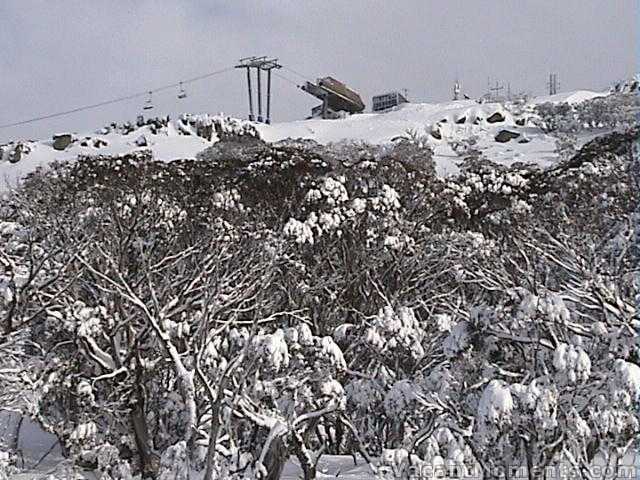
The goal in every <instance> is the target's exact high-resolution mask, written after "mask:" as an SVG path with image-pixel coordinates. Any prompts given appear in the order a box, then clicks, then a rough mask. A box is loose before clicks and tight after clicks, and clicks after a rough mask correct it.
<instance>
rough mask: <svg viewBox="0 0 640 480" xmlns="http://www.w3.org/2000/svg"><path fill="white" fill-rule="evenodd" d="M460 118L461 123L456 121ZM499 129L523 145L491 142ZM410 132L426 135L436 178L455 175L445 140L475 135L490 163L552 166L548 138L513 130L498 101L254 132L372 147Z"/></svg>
mask: <svg viewBox="0 0 640 480" xmlns="http://www.w3.org/2000/svg"><path fill="white" fill-rule="evenodd" d="M496 112H499V113H501V114H502V115H504V117H505V120H504V121H503V122H498V123H489V122H487V119H488V118H489V117H490V116H491V115H493V114H494V113H496ZM462 119H464V120H465V121H464V123H461V124H458V123H456V121H461V120H462ZM434 128H435V129H438V130H439V131H440V132H441V135H442V139H441V140H438V139H437V138H434V137H433V136H431V135H429V133H430V132H431V131H432V129H434ZM503 129H507V130H512V131H516V132H518V133H521V134H524V135H526V136H527V137H528V138H529V139H530V140H531V141H530V142H529V143H525V144H522V143H518V142H517V141H511V142H509V143H505V144H501V143H497V142H496V141H495V139H494V137H495V135H496V134H497V133H498V132H499V131H500V130H503ZM408 130H413V131H415V132H418V133H420V134H426V135H427V138H428V139H429V142H430V143H431V145H432V147H433V148H434V151H435V161H436V167H437V170H438V173H439V174H440V175H442V176H446V175H449V174H455V173H457V172H458V167H457V163H458V162H459V161H460V159H459V157H458V156H457V155H456V154H455V152H454V151H453V150H452V149H451V148H450V146H449V143H448V142H449V141H451V140H458V139H463V138H469V137H471V136H472V135H475V136H477V137H478V145H477V147H478V148H479V149H480V150H482V151H483V152H484V153H485V155H486V156H487V157H488V158H490V159H491V160H493V161H495V162H498V163H502V164H506V165H508V164H511V163H514V162H533V163H536V164H539V165H541V166H547V165H549V164H551V163H553V162H554V161H555V160H556V158H557V156H556V155H555V153H554V150H555V143H554V140H553V139H552V138H551V137H549V136H548V135H545V134H543V133H542V132H541V131H539V130H538V129H537V128H532V127H530V126H529V127H519V126H516V124H515V119H514V118H513V116H512V115H511V114H510V113H509V112H507V111H505V109H504V108H503V106H502V105H500V104H498V103H487V104H481V105H480V104H478V103H476V102H475V101H473V100H465V101H457V102H447V103H439V104H405V105H402V106H401V107H398V108H396V109H394V110H392V111H389V112H386V113H378V114H375V113H370V114H362V115H353V116H351V117H348V118H345V119H339V120H303V121H298V122H289V123H280V124H273V125H259V126H258V131H259V132H260V135H261V136H262V138H264V139H265V140H267V141H275V140H281V139H283V138H288V137H291V138H309V139H313V140H316V141H318V142H320V143H330V142H338V141H341V140H345V139H350V140H361V141H366V142H369V143H373V144H382V143H386V142H390V141H391V140H392V139H393V138H394V137H398V136H401V135H404V134H406V132H407V131H408Z"/></svg>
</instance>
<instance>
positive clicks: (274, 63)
mask: <svg viewBox="0 0 640 480" xmlns="http://www.w3.org/2000/svg"><path fill="white" fill-rule="evenodd" d="M281 67H282V65H280V64H278V59H277V58H272V59H267V57H246V58H241V59H240V60H239V61H238V65H236V68H244V69H246V70H247V91H248V93H249V120H250V121H254V120H255V116H254V114H253V86H252V83H251V69H254V70H255V71H256V81H257V84H258V91H257V94H258V95H257V98H258V118H257V120H258V122H263V121H266V123H271V70H273V69H274V68H281ZM262 70H265V71H266V72H267V112H266V113H267V116H266V119H263V117H262V75H261V72H262Z"/></svg>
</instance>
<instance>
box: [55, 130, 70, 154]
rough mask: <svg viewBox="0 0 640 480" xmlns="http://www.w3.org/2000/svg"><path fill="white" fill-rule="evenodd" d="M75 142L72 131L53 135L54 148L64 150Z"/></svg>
mask: <svg viewBox="0 0 640 480" xmlns="http://www.w3.org/2000/svg"><path fill="white" fill-rule="evenodd" d="M72 142H73V135H71V134H70V133H61V134H59V135H54V136H53V148H54V150H64V149H65V148H67V147H68V146H69V145H71V143H72Z"/></svg>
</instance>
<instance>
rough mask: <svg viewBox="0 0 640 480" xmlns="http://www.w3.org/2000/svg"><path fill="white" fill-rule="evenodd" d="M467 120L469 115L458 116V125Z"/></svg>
mask: <svg viewBox="0 0 640 480" xmlns="http://www.w3.org/2000/svg"><path fill="white" fill-rule="evenodd" d="M466 121H467V117H460V118H458V119H457V120H456V123H457V124H458V125H462V124H463V123H464V122H466Z"/></svg>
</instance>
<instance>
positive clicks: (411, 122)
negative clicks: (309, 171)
mask: <svg viewBox="0 0 640 480" xmlns="http://www.w3.org/2000/svg"><path fill="white" fill-rule="evenodd" d="M602 95H605V94H603V93H596V92H587V91H577V92H569V93H563V94H558V95H554V96H547V97H539V98H536V99H534V100H532V101H531V102H530V104H529V105H528V108H529V110H532V109H533V107H534V106H535V105H536V104H540V103H544V102H548V101H552V102H568V103H579V102H581V101H585V100H587V99H590V98H595V97H597V96H602ZM526 107H527V106H526ZM526 110H527V108H525V109H524V111H526ZM496 112H499V113H500V114H501V115H502V116H503V117H504V120H503V121H499V122H497V123H489V122H487V119H489V118H490V117H491V115H493V114H495V113H496ZM515 120H516V119H514V117H513V116H512V115H511V113H509V111H507V110H505V108H504V107H503V106H502V105H501V104H497V103H485V104H478V103H476V102H475V101H473V100H464V101H455V102H445V103H438V104H418V103H417V104H406V105H403V106H401V107H398V108H396V109H394V110H391V111H388V112H385V113H367V114H361V115H353V116H351V117H348V118H344V119H339V120H315V119H314V120H301V121H294V122H286V123H276V124H273V125H265V124H254V126H255V127H256V129H257V130H258V131H259V132H260V135H261V136H262V138H263V139H264V140H266V141H277V140H282V139H285V138H308V139H313V140H316V141H318V142H320V143H324V144H326V143H331V142H339V141H343V140H356V141H358V140H359V141H365V142H369V143H373V144H383V143H387V142H391V141H392V140H393V139H394V138H395V137H398V136H401V135H404V134H406V133H407V131H409V130H412V131H414V132H416V133H418V134H421V135H426V136H427V138H428V141H429V143H431V145H432V147H433V148H434V151H435V161H436V165H437V170H438V173H439V174H440V175H442V176H446V175H449V174H455V173H456V172H457V171H458V167H457V163H458V162H459V157H458V156H457V155H456V154H455V153H454V152H453V150H452V149H451V148H450V146H449V142H450V141H455V140H459V139H464V138H469V137H471V136H476V137H477V138H478V144H477V148H479V149H480V150H481V151H482V152H483V153H484V154H485V156H486V157H487V158H489V159H491V160H493V161H495V162H498V163H502V164H506V165H508V164H511V163H514V162H532V163H536V164H538V165H541V166H548V165H550V164H552V163H553V162H555V161H556V159H557V156H556V154H555V153H554V150H555V144H554V140H553V139H552V138H551V137H549V136H548V135H545V134H543V133H542V132H541V131H540V130H539V129H537V128H535V127H533V126H532V125H530V124H528V123H525V125H524V126H518V125H516V124H515ZM521 120H526V118H524V117H523V118H522V119H521ZM502 129H508V130H511V131H516V132H518V133H520V134H521V138H522V136H525V137H526V138H527V139H528V140H530V141H529V142H527V143H519V142H518V141H516V140H512V141H510V142H508V143H497V142H496V141H495V139H494V137H495V135H496V134H497V133H498V132H499V131H500V130H502ZM434 130H436V131H437V132H438V133H439V136H441V137H442V138H441V139H438V138H436V137H434V136H433V135H431V132H432V131H434ZM183 131H184V128H180V127H179V125H178V123H177V122H174V121H172V122H170V123H169V125H168V126H167V127H165V128H162V129H160V130H159V131H158V132H157V133H156V134H153V133H152V132H151V129H150V127H149V126H143V127H141V128H139V129H137V130H135V131H133V132H130V133H128V134H126V135H123V134H122V133H119V132H118V131H111V132H110V133H103V134H101V133H90V134H82V135H78V134H76V135H75V136H76V138H78V141H76V142H74V143H73V144H71V145H70V146H69V147H68V148H67V149H66V150H64V151H57V150H55V149H54V148H53V142H52V141H51V140H44V141H36V142H28V145H29V147H30V150H31V151H30V152H29V153H28V154H25V155H23V157H22V159H21V160H20V161H19V162H18V163H10V162H8V160H7V155H6V154H5V155H4V158H1V157H0V190H5V189H6V188H7V184H8V185H11V186H13V185H15V184H16V182H17V181H18V180H19V179H20V178H22V177H23V176H24V175H25V174H26V173H29V172H31V171H33V170H34V169H36V168H37V167H39V166H45V165H47V164H49V163H51V162H52V161H55V160H73V159H75V158H77V156H78V155H118V154H123V153H127V152H132V151H136V150H141V149H145V148H149V149H151V150H152V151H153V153H154V156H155V158H157V159H159V160H167V161H168V160H174V159H178V158H194V157H195V155H196V154H197V153H198V152H200V151H202V150H204V149H205V148H207V147H208V146H210V145H211V144H212V142H215V141H216V140H217V139H216V138H215V135H214V136H213V138H212V141H208V140H205V139H203V138H201V137H199V136H197V135H196V134H195V132H193V133H192V134H190V135H184V134H183ZM142 135H144V137H145V138H146V140H147V142H148V145H147V146H146V147H141V146H139V145H138V144H137V143H136V141H137V140H138V139H139V138H140V137H141V136H142ZM85 138H89V139H90V140H89V141H88V145H87V146H81V145H80V143H81V141H82V140H83V139H85ZM96 139H100V140H104V141H106V143H107V144H106V146H102V147H101V148H96V147H94V143H93V142H94V141H95V140H96ZM0 148H1V146H0ZM5 150H6V148H5Z"/></svg>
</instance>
